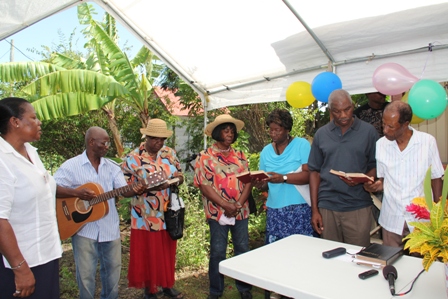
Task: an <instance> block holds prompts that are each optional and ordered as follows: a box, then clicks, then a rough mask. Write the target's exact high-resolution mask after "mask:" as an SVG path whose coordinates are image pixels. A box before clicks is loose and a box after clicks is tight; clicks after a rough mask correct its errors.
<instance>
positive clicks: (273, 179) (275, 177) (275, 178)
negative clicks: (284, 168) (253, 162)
mask: <svg viewBox="0 0 448 299" xmlns="http://www.w3.org/2000/svg"><path fill="white" fill-rule="evenodd" d="M268 174H269V178H268V179H265V181H266V182H269V183H274V184H281V183H283V175H282V174H279V173H276V172H272V171H269V172H268Z"/></svg>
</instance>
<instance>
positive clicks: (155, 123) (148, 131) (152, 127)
mask: <svg viewBox="0 0 448 299" xmlns="http://www.w3.org/2000/svg"><path fill="white" fill-rule="evenodd" d="M140 132H141V133H142V134H143V137H145V136H151V137H162V138H168V137H171V135H173V131H170V130H168V129H167V127H166V122H164V121H163V120H161V119H158V118H152V119H150V120H149V121H148V125H147V126H146V128H142V129H140Z"/></svg>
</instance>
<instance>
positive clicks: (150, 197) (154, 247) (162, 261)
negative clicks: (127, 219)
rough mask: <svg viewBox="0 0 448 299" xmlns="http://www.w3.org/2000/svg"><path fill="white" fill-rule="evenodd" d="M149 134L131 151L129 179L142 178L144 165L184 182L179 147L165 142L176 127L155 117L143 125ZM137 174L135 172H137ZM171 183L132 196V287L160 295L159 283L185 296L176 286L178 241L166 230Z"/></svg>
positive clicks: (148, 297) (152, 295)
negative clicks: (165, 211) (168, 125)
mask: <svg viewBox="0 0 448 299" xmlns="http://www.w3.org/2000/svg"><path fill="white" fill-rule="evenodd" d="M140 132H141V133H142V134H143V137H144V138H145V142H142V143H141V144H140V146H139V147H138V148H136V149H135V150H134V151H132V152H131V153H129V154H128V156H127V157H126V160H125V162H124V164H123V168H124V170H125V176H126V177H127V179H128V182H135V181H138V176H139V175H138V172H139V170H138V169H140V171H141V169H142V168H144V169H145V170H146V171H148V172H150V173H152V172H155V171H160V170H163V171H164V172H165V173H166V175H167V177H168V178H170V179H171V178H176V177H177V178H179V183H178V184H181V183H183V176H182V172H181V167H180V162H179V160H178V158H177V155H176V151H175V150H174V149H172V148H170V147H168V146H165V145H164V142H165V140H166V139H167V138H169V137H171V135H172V134H173V132H172V131H170V130H168V129H167V126H166V122H165V121H163V120H161V119H156V118H154V119H151V120H149V122H148V125H147V127H146V128H142V129H140ZM133 173H134V174H135V175H134V174H133ZM169 189H170V186H169V185H168V183H164V184H163V185H160V186H157V187H155V188H151V189H147V190H146V192H144V193H143V194H141V195H138V196H135V197H134V198H133V199H132V202H131V204H132V209H131V241H130V261H129V269H128V280H129V287H134V288H145V298H146V299H153V298H157V293H158V287H162V291H163V294H164V295H165V296H168V297H170V298H183V294H182V293H180V292H179V291H177V290H175V289H174V288H173V286H174V283H175V278H174V274H175V272H174V270H175V268H174V267H175V262H176V246H177V241H175V240H172V239H171V237H170V236H169V234H168V232H167V231H166V226H165V222H164V207H165V205H166V203H167V202H168V200H169V192H170V191H169Z"/></svg>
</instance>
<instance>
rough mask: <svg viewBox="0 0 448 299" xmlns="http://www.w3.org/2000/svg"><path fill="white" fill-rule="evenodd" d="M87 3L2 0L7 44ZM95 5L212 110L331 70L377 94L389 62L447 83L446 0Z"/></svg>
mask: <svg viewBox="0 0 448 299" xmlns="http://www.w3.org/2000/svg"><path fill="white" fill-rule="evenodd" d="M80 2H81V1H79V0H58V1H48V0H21V1H17V0H3V1H2V2H1V3H0V40H1V39H4V38H6V37H8V36H10V35H12V34H14V33H15V32H17V31H19V30H21V29H23V28H25V27H27V26H29V25H31V24H33V23H35V22H37V21H39V20H41V19H43V18H45V17H48V16H50V15H52V14H54V13H57V12H58V11H60V10H63V9H65V8H67V7H70V6H73V5H77V4H79V3H80ZM94 2H96V3H97V4H98V5H100V6H102V7H103V8H104V9H105V10H106V11H108V12H109V13H110V14H112V15H113V16H114V17H116V19H117V20H118V21H119V22H121V23H122V24H123V25H124V26H125V27H127V28H128V29H130V30H131V32H133V33H134V34H135V35H136V36H138V37H139V38H140V39H141V41H142V42H143V43H144V44H146V45H147V46H149V48H150V49H151V50H153V51H154V52H155V53H156V54H157V55H158V56H159V57H160V58H161V59H162V60H164V61H165V63H167V64H168V65H169V66H170V67H171V68H172V69H173V70H175V71H176V72H177V73H178V74H179V75H180V76H181V77H183V79H184V80H185V81H187V82H189V83H190V84H191V85H192V86H193V87H194V88H195V89H196V90H197V91H198V92H199V93H200V94H203V95H204V99H206V100H207V109H216V108H220V107H225V106H232V105H240V104H245V103H259V102H271V101H281V100H284V99H285V92H286V89H287V87H288V86H289V85H290V84H291V83H292V82H295V81H306V82H309V83H311V82H312V80H313V78H314V77H315V76H316V75H317V74H318V73H320V72H322V71H325V70H327V69H328V70H333V71H334V72H335V73H336V74H337V75H338V76H339V77H340V78H341V80H342V85H343V88H344V89H346V90H348V91H349V92H350V93H352V94H356V93H364V92H368V91H373V90H374V87H373V85H372V75H373V73H374V71H375V69H376V68H377V67H378V66H380V65H381V64H383V63H386V62H396V63H399V64H401V65H403V66H404V67H405V68H407V69H408V70H409V71H410V72H411V73H412V74H414V75H415V76H417V77H418V78H425V79H432V80H436V81H448V72H447V71H446V70H447V66H448V18H447V17H446V16H447V15H448V2H447V1H440V0H425V1H421V0H420V1H416V0H396V1H390V0H377V1H375V2H374V3H372V4H370V3H368V2H364V1H358V2H353V1H350V0H339V1H329V0H327V1H324V0H315V1H306V2H304V1H301V0H283V1H259V0H226V1H222V0H216V1H210V0H190V1H184V0H163V1H160V0H159V1H155V0H94ZM429 44H431V45H432V47H429ZM429 49H431V50H432V51H429Z"/></svg>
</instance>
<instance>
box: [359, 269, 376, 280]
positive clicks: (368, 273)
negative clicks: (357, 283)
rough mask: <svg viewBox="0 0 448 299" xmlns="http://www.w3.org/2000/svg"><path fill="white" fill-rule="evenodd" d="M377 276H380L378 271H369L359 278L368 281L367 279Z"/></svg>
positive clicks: (360, 274) (361, 274)
mask: <svg viewBox="0 0 448 299" xmlns="http://www.w3.org/2000/svg"><path fill="white" fill-rule="evenodd" d="M377 274H378V271H377V270H368V271H365V272H362V273H359V275H358V277H359V278H361V279H367V278H369V277H372V276H375V275H377Z"/></svg>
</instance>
